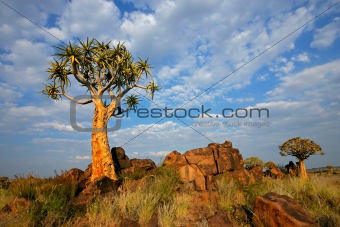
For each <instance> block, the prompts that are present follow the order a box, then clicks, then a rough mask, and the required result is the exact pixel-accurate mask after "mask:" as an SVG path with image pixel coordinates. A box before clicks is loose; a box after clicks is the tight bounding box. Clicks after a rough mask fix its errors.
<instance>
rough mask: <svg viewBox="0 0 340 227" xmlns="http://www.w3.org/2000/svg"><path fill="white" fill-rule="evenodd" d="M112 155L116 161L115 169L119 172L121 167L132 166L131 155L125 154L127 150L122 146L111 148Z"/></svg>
mask: <svg viewBox="0 0 340 227" xmlns="http://www.w3.org/2000/svg"><path fill="white" fill-rule="evenodd" d="M111 155H112V159H113V163H115V167H116V168H115V169H116V171H118V172H119V170H121V169H126V168H129V167H131V162H130V159H129V157H128V156H127V155H126V154H125V150H124V149H123V148H122V147H113V148H112V149H111Z"/></svg>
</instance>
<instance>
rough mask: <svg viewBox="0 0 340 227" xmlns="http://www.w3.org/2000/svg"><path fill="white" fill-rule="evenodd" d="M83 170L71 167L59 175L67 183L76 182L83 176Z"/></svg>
mask: <svg viewBox="0 0 340 227" xmlns="http://www.w3.org/2000/svg"><path fill="white" fill-rule="evenodd" d="M83 175H84V171H83V170H81V169H77V168H73V169H70V170H69V171H67V172H65V173H63V174H62V175H61V176H60V177H61V178H62V179H64V180H65V181H66V182H68V183H75V184H78V183H79V181H80V179H81V178H82V177H83Z"/></svg>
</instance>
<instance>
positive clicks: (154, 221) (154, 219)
mask: <svg viewBox="0 0 340 227" xmlns="http://www.w3.org/2000/svg"><path fill="white" fill-rule="evenodd" d="M147 226H148V227H158V226H159V225H158V210H157V209H156V210H155V212H154V213H153V215H152V216H151V219H150V221H149V223H148V225H147Z"/></svg>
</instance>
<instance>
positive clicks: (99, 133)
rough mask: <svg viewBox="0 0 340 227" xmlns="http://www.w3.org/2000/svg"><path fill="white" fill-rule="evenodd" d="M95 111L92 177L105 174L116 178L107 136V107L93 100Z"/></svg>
mask: <svg viewBox="0 0 340 227" xmlns="http://www.w3.org/2000/svg"><path fill="white" fill-rule="evenodd" d="M94 104H95V111H94V116H93V119H92V177H91V180H94V179H95V178H97V177H100V176H107V177H109V178H111V179H112V180H117V176H116V173H115V167H114V163H113V160H112V155H111V151H110V147H109V142H108V138H107V121H108V114H107V108H106V107H104V106H103V104H102V103H101V102H98V101H95V103H94Z"/></svg>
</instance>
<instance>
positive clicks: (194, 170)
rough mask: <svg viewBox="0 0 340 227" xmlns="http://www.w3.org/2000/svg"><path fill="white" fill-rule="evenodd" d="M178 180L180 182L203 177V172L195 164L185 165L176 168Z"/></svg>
mask: <svg viewBox="0 0 340 227" xmlns="http://www.w3.org/2000/svg"><path fill="white" fill-rule="evenodd" d="M178 172H179V180H180V181H181V182H182V183H187V182H191V181H194V180H195V178H197V177H203V176H204V175H203V173H202V172H201V171H200V169H199V168H198V167H197V166H196V165H185V166H182V167H180V168H179V169H178Z"/></svg>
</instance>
